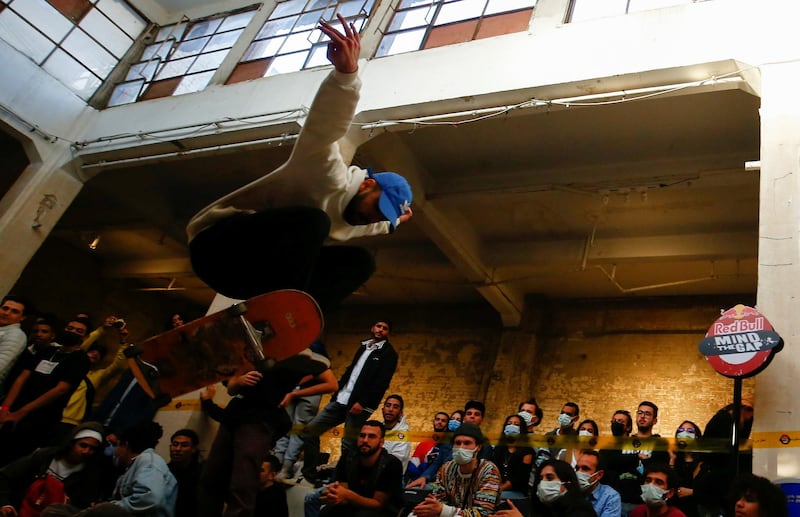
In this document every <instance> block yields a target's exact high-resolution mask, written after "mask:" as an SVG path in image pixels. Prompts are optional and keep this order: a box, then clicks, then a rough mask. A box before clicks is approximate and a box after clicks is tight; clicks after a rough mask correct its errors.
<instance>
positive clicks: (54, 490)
mask: <svg viewBox="0 0 800 517" xmlns="http://www.w3.org/2000/svg"><path fill="white" fill-rule="evenodd" d="M66 502H67V493H66V492H65V491H64V483H63V482H61V480H59V479H58V478H56V477H55V476H53V475H52V474H49V473H48V474H45V475H44V476H41V477H38V478H36V480H35V481H34V482H33V483H31V486H29V487H28V490H27V491H26V492H25V496H24V497H23V498H22V504H20V507H19V514H18V515H19V517H39V515H40V514H41V513H42V511H44V509H45V508H47V507H48V506H50V505H51V504H63V503H66Z"/></svg>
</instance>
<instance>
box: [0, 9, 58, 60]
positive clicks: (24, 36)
mask: <svg viewBox="0 0 800 517" xmlns="http://www.w3.org/2000/svg"><path fill="white" fill-rule="evenodd" d="M0 33H2V34H3V39H4V40H5V41H6V43H8V44H9V45H11V46H12V47H14V48H15V49H17V50H19V51H20V52H22V53H23V54H25V55H26V56H28V57H29V58H31V59H32V60H34V61H35V62H36V63H39V64H41V62H42V61H43V60H44V59H45V58H46V57H47V55H48V54H49V53H50V52H52V50H53V49H54V48H55V44H54V43H53V42H52V41H50V40H48V39H47V38H45V37H44V36H42V35H41V34H39V33H38V32H37V31H36V30H35V29H34V28H33V27H31V26H30V25H28V24H27V23H26V22H25V20H23V19H22V18H20V17H19V16H17V15H16V14H15V13H13V12H11V9H5V10H3V12H0Z"/></svg>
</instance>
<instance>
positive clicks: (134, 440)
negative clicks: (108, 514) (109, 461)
mask: <svg viewBox="0 0 800 517" xmlns="http://www.w3.org/2000/svg"><path fill="white" fill-rule="evenodd" d="M163 433H164V431H163V429H162V428H161V426H160V425H159V424H157V423H155V422H142V423H140V424H138V425H136V426H134V427H132V428H129V429H126V430H124V431H122V433H120V435H119V443H118V444H117V446H116V448H115V450H114V454H115V456H116V458H117V460H118V462H119V464H120V465H121V466H123V467H126V469H127V470H126V471H125V473H124V474H123V475H122V476H121V477H120V478H119V479H118V480H117V487H116V489H115V490H114V493H115V499H114V500H113V501H111V503H110V504H113V505H116V506H119V507H121V508H124V509H125V510H127V511H129V512H131V513H133V514H134V515H148V516H153V517H172V516H173V515H175V502H176V499H177V496H178V483H177V481H176V480H175V476H173V475H172V473H171V472H170V470H169V467H167V463H166V462H165V461H164V458H162V457H161V456H159V455H158V454H156V451H155V450H153V449H154V448H155V446H156V444H157V443H158V440H159V439H160V438H161V436H162V435H163Z"/></svg>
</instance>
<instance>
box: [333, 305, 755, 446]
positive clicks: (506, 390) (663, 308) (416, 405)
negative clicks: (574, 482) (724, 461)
mask: <svg viewBox="0 0 800 517" xmlns="http://www.w3.org/2000/svg"><path fill="white" fill-rule="evenodd" d="M736 303H752V300H750V299H747V297H722V298H664V299H659V298H653V299H641V298H637V299H630V300H628V299H626V300H586V301H548V300H542V299H536V298H530V299H528V300H527V308H526V312H525V316H524V321H523V324H522V326H521V328H520V329H513V330H510V329H502V328H500V325H499V323H498V321H497V319H496V315H494V314H493V311H492V310H491V309H489V308H487V307H482V306H470V307H466V308H464V307H412V308H410V307H402V306H401V307H383V308H380V309H375V308H367V307H363V306H359V307H356V308H353V307H351V308H349V309H348V310H346V311H342V312H339V313H337V314H335V315H334V317H333V318H330V317H329V320H328V322H327V336H326V341H327V345H328V348H329V351H330V352H331V353H332V366H333V369H334V372H335V373H336V375H337V376H339V375H341V373H342V372H343V371H344V369H345V367H346V366H347V364H349V362H350V360H351V358H352V356H353V353H354V351H355V348H356V346H357V344H358V341H359V340H360V339H363V338H364V337H366V336H367V335H368V333H367V332H368V330H369V327H370V325H371V323H372V322H373V321H374V319H378V318H382V317H385V316H382V315H381V314H389V315H390V317H391V318H392V320H393V322H394V331H393V334H392V336H391V341H392V343H393V345H394V346H395V347H396V348H397V350H398V353H399V355H400V363H399V366H398V371H397V373H396V374H395V376H394V379H393V380H392V384H391V386H390V388H389V391H390V392H397V393H400V394H401V395H403V397H404V399H405V401H406V418H407V420H408V421H409V425H410V426H411V428H412V430H414V429H416V430H428V429H429V428H430V423H431V420H432V418H433V414H434V413H435V412H436V411H439V410H445V411H448V412H451V411H453V410H454V409H456V408H458V407H461V406H462V405H463V403H464V402H465V401H466V400H468V399H471V398H478V399H481V400H484V402H485V403H486V406H487V419H486V421H485V422H484V429H485V431H486V432H487V433H489V434H490V435H495V436H497V435H499V433H500V428H501V426H502V420H503V418H504V417H505V416H507V415H508V414H510V413H514V412H516V407H517V404H518V403H519V402H520V401H521V400H523V399H525V398H527V397H529V396H531V395H534V396H536V398H537V399H538V400H539V403H540V404H541V406H542V408H543V409H544V412H545V415H544V421H543V422H542V424H541V426H540V427H539V429H540V432H544V431H546V430H550V429H552V428H554V427H555V426H556V425H557V424H556V418H557V416H558V412H559V411H560V409H561V406H562V404H563V403H564V402H565V401H567V400H572V401H574V402H577V403H578V404H579V405H580V407H581V418H582V419H583V418H592V419H594V420H596V421H597V422H598V424H599V425H600V427H601V434H604V435H609V434H610V430H609V421H610V419H611V414H612V413H613V411H614V410H616V409H620V408H622V409H628V410H629V411H631V412H635V410H636V407H637V404H638V403H639V402H640V401H641V400H651V401H653V402H655V403H656V404H657V405H658V406H659V408H660V412H659V422H658V424H657V425H656V427H655V431H656V432H660V433H661V434H663V435H670V436H671V435H672V434H673V433H674V431H675V428H676V427H677V426H678V424H680V423H681V422H682V421H683V420H687V419H688V420H693V421H695V422H697V423H698V424H699V425H700V426H701V427H705V424H706V422H707V421H708V420H709V419H710V418H711V416H712V415H713V414H714V412H716V410H717V409H719V408H720V407H722V406H724V405H726V404H727V403H729V402H730V401H731V399H732V390H733V381H732V380H730V379H726V378H725V377H722V376H721V375H719V374H717V373H716V372H714V370H713V369H712V368H711V367H710V366H709V365H708V364H707V362H706V360H705V358H704V357H703V356H702V355H700V353H699V352H698V351H697V344H698V343H699V342H700V340H701V339H702V337H703V335H704V334H705V332H706V330H707V329H708V327H709V326H710V325H711V323H712V322H713V321H714V320H715V319H716V318H717V317H718V316H719V311H720V309H727V308H729V307H731V306H733V305H735V304H736ZM744 384H745V391H748V390H750V391H752V387H753V381H752V379H751V380H746V381H745V383H744ZM378 417H379V418H380V416H379V415H378ZM322 446H323V450H327V451H330V452H332V458H335V457H337V456H338V443H337V442H336V440H334V439H326V440H323V444H322Z"/></svg>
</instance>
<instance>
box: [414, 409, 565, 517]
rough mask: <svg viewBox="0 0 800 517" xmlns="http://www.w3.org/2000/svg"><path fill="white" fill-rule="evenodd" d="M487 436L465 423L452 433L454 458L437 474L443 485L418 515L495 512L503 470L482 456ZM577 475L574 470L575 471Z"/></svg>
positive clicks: (419, 507)
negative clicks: (481, 457) (501, 471)
mask: <svg viewBox="0 0 800 517" xmlns="http://www.w3.org/2000/svg"><path fill="white" fill-rule="evenodd" d="M484 441H485V440H484V436H483V434H482V433H481V429H480V427H478V426H477V425H475V424H472V423H469V422H465V423H463V424H461V427H459V428H458V430H457V431H456V432H455V433H453V459H452V461H448V462H447V463H445V464H444V466H442V468H441V470H440V471H439V474H438V475H437V476H436V484H437V485H438V486H439V487H440V488H439V489H438V490H436V491H435V492H434V493H433V494H431V495H429V496H427V497H426V498H425V500H424V501H422V502H421V503H419V504H418V505H417V506H415V507H414V510H413V513H412V515H415V516H416V517H438V516H453V515H456V514H458V515H462V516H468V517H485V516H487V515H493V514H494V511H495V506H496V505H497V499H498V496H499V493H500V472H499V471H498V470H497V467H496V466H495V464H494V463H492V462H491V461H487V460H482V459H479V458H480V451H481V448H482V447H483V443H484ZM573 475H574V473H573Z"/></svg>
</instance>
